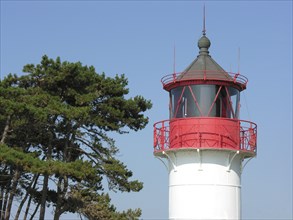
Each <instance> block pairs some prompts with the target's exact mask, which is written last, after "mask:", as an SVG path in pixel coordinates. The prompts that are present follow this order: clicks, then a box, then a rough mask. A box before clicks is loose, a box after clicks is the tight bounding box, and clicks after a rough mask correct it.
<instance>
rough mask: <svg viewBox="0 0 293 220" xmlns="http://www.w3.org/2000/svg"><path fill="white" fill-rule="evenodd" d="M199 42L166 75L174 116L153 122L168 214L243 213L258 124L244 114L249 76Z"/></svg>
mask: <svg viewBox="0 0 293 220" xmlns="http://www.w3.org/2000/svg"><path fill="white" fill-rule="evenodd" d="M210 45H211V42H210V40H209V39H208V38H207V37H206V32H205V28H204V30H203V36H202V37H201V38H200V39H199V41H198V48H199V54H198V56H197V58H196V59H195V60H194V61H193V62H192V63H191V64H190V65H189V66H188V67H187V68H186V69H185V70H184V71H183V72H180V73H173V74H170V75H167V76H165V77H163V78H162V80H161V81H162V84H163V88H164V89H165V90H166V91H167V92H168V93H169V99H170V101H169V102H170V104H169V112H170V115H169V119H168V120H163V121H160V122H157V123H155V124H154V155H155V156H156V157H158V158H159V159H161V160H162V161H163V162H164V163H165V165H166V167H167V168H168V172H169V219H178V220H183V219H184V220H185V219H186V220H187V219H201V220H204V219H233V220H237V219H240V218H241V198H240V197H241V172H242V169H243V167H244V166H245V163H246V162H247V161H248V160H249V159H250V158H252V157H254V156H255V155H256V137H257V129H256V124H255V123H253V122H249V121H244V120H240V119H239V111H240V93H241V91H243V90H245V89H246V85H247V81H248V80H247V78H246V77H244V76H242V75H240V74H239V73H230V72H227V71H225V70H224V69H223V68H222V67H221V66H220V65H218V64H217V63H216V62H215V61H214V60H213V59H212V57H211V56H210V55H209V50H208V49H209V47H210Z"/></svg>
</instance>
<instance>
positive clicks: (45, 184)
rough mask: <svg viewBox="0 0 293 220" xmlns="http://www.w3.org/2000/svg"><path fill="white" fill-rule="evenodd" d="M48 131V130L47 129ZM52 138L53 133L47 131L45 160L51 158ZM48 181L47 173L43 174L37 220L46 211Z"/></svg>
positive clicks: (42, 217)
mask: <svg viewBox="0 0 293 220" xmlns="http://www.w3.org/2000/svg"><path fill="white" fill-rule="evenodd" d="M49 132H50V131H49ZM52 140H53V133H52V132H50V133H49V143H48V151H47V155H46V156H47V160H50V159H51V158H52ZM48 183H49V174H46V173H45V174H44V181H43V190H42V198H41V209H40V218H39V220H44V219H45V212H46V202H47V194H48Z"/></svg>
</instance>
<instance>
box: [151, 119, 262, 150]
mask: <svg viewBox="0 0 293 220" xmlns="http://www.w3.org/2000/svg"><path fill="white" fill-rule="evenodd" d="M256 143H257V125H256V124H255V123H253V122H250V121H244V120H235V119H227V118H213V117H193V118H181V119H173V120H164V121H160V122H157V123H155V124H154V152H155V153H158V152H162V151H164V150H178V149H183V148H194V149H224V150H239V151H241V152H244V153H248V154H250V155H251V156H254V155H256V149H257V146H256Z"/></svg>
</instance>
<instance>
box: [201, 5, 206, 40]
mask: <svg viewBox="0 0 293 220" xmlns="http://www.w3.org/2000/svg"><path fill="white" fill-rule="evenodd" d="M202 34H203V35H206V5H205V4H204V5H203V30H202Z"/></svg>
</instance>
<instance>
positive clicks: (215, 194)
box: [165, 149, 242, 220]
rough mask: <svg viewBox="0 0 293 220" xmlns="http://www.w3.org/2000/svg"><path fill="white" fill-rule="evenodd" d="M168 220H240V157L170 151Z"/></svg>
mask: <svg viewBox="0 0 293 220" xmlns="http://www.w3.org/2000/svg"><path fill="white" fill-rule="evenodd" d="M165 156H167V158H168V167H169V219H172V220H173V219H178V220H179V219H180V220H183V219H185V220H187V219H201V220H204V219H233V220H237V219H240V216H241V204H240V194H241V193H240V191H241V161H242V158H241V155H240V154H238V153H237V152H234V151H221V150H214V149H213V150H197V149H188V150H185V149H180V150H177V151H167V152H165Z"/></svg>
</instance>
